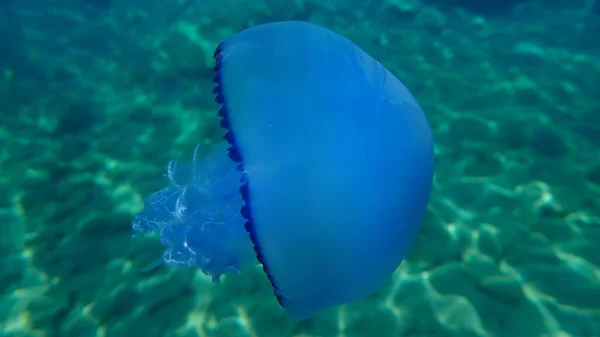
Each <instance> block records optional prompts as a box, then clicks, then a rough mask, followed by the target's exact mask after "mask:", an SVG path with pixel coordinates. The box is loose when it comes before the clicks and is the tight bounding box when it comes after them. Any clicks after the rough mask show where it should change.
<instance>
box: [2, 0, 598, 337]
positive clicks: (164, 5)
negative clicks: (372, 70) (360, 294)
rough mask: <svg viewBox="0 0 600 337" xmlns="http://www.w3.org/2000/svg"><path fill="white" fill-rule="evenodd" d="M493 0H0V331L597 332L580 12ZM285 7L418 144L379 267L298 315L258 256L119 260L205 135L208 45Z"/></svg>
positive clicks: (144, 253) (226, 334)
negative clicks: (401, 210)
mask: <svg viewBox="0 0 600 337" xmlns="http://www.w3.org/2000/svg"><path fill="white" fill-rule="evenodd" d="M513 2H515V3H518V4H516V5H512V4H510V1H500V2H498V1H494V2H493V6H492V5H490V6H483V5H481V3H482V2H481V1H478V2H475V1H474V0H473V1H458V0H456V1H442V0H384V1H341V0H329V1H313V0H310V1H309V0H297V1H292V0H290V1H284V0H277V1H276V0H270V1H245V0H222V1H217V0H204V1H190V2H187V1H176V0H152V1H147V0H146V1H141V0H130V1H116V0H115V1H110V0H105V1H101V0H95V1H82V0H79V1H76V0H70V1H69V0H63V1H34V0H30V1H16V0H4V1H0V116H1V118H0V190H1V191H2V192H3V193H2V194H1V196H0V221H1V223H2V225H1V226H0V249H1V250H0V261H1V262H2V268H0V336H3V337H4V336H19V337H20V336H23V337H29V336H47V337H54V336H58V337H67V336H77V337H87V336H98V337H102V336H108V337H120V336H145V337H149V336H182V337H183V336H184V337H195V336H198V337H200V336H202V337H204V336H206V337H209V336H210V337H212V336H223V337H234V336H235V337H237V336H240V337H244V336H252V337H267V336H273V337H286V336H295V337H309V336H312V337H332V336H345V337H362V336H365V337H366V336H369V337H371V336H373V337H400V336H411V337H416V336H423V337H438V336H440V337H441V336H460V337H467V336H510V337H520V336H525V337H529V336H532V337H533V336H552V337H554V336H556V337H567V336H578V337H579V336H581V337H594V336H600V253H599V252H598V245H599V243H600V201H599V200H600V198H599V196H600V159H598V153H599V148H600V103H599V102H598V97H600V80H599V78H600V43H598V36H599V35H600V14H599V13H600V10H598V8H599V7H598V5H596V3H595V2H594V1H593V0H585V1H584V0H582V1H573V2H569V3H567V2H560V1H553V2H548V1H544V2H543V1H541V0H539V1H533V0H529V1H527V0H522V1H513ZM542 2H543V3H544V5H542ZM475 3H477V4H479V5H475ZM490 3H491V4H492V1H491V0H490ZM289 19H296V20H306V21H311V22H314V23H317V24H320V25H323V26H325V27H327V28H329V29H332V30H334V31H336V32H338V33H340V34H342V35H344V36H346V37H348V38H350V39H351V40H353V41H354V42H355V43H356V44H358V45H359V46H360V47H361V48H363V49H364V50H365V51H367V52H368V53H369V54H371V55H372V56H373V57H375V58H376V59H378V60H379V61H380V62H382V63H383V64H384V65H385V66H386V67H387V68H388V69H390V70H391V71H392V72H394V73H395V74H396V75H397V76H398V77H399V78H400V79H401V80H402V81H403V82H404V83H405V84H406V86H407V87H408V88H410V90H411V92H412V93H413V94H414V95H415V97H416V98H417V99H418V101H419V102H420V104H421V105H422V107H423V110H424V111H425V113H426V115H427V117H428V119H429V122H430V124H431V127H432V130H433V133H434V138H435V141H436V148H435V150H436V161H437V168H436V175H435V181H434V191H433V195H432V198H431V201H430V203H429V210H428V214H427V216H426V217H425V219H424V220H423V222H422V226H421V229H420V232H419V236H418V238H417V242H416V243H415V244H414V246H413V247H412V249H411V252H410V254H409V256H408V258H407V259H406V260H405V261H404V262H403V263H402V264H401V265H400V266H399V267H398V269H397V271H396V272H395V274H394V275H393V277H392V279H391V280H390V281H389V282H388V283H387V284H386V285H385V286H384V287H383V288H382V289H381V290H380V291H379V292H378V293H377V294H374V295H373V296H371V297H369V298H367V299H365V300H362V301H359V302H356V303H351V304H348V305H345V306H342V307H340V308H336V309H332V310H329V311H326V312H324V313H322V314H320V315H318V316H316V317H314V318H312V319H310V320H308V321H303V322H296V321H294V320H292V319H291V318H290V317H288V316H287V315H286V313H285V312H284V311H283V309H281V307H280V306H279V305H278V304H277V301H276V300H275V298H274V296H273V295H272V293H273V290H272V288H271V285H270V284H269V281H268V280H267V278H266V276H265V275H264V274H263V273H262V271H261V270H260V268H256V269H255V270H253V271H250V272H249V273H247V274H245V275H242V276H228V277H226V278H224V279H223V280H222V282H221V283H220V284H213V283H212V282H211V280H210V278H209V277H208V276H205V275H203V274H202V273H200V272H199V271H196V270H191V269H184V270H182V269H172V268H166V267H160V268H156V269H153V270H152V271H150V272H147V273H142V272H140V271H141V269H143V268H144V267H146V266H148V265H149V264H151V263H152V262H153V261H154V260H155V259H156V257H157V256H159V254H160V252H161V251H162V246H161V245H160V243H159V242H157V241H153V240H148V239H145V238H143V237H141V236H136V237H133V238H132V231H131V219H132V217H133V216H134V215H135V214H136V213H138V212H140V211H141V210H142V207H143V198H145V197H146V196H147V195H148V194H149V193H152V192H154V191H156V190H158V189H160V188H162V187H164V183H165V181H164V180H163V177H162V175H163V173H164V170H165V167H166V164H167V162H168V161H169V160H170V159H172V158H187V157H188V156H189V153H191V152H192V151H193V149H194V147H195V146H196V144H198V143H199V142H205V141H207V142H208V141H210V140H213V139H214V138H215V137H218V132H217V130H216V129H215V127H214V125H215V124H216V122H215V121H216V120H217V117H216V115H215V111H216V109H217V108H218V106H217V104H216V103H214V101H213V94H212V93H211V90H212V87H213V84H212V82H211V78H212V67H213V60H212V54H213V51H214V48H215V47H216V46H217V44H218V43H219V42H220V41H221V39H223V38H224V37H226V36H229V35H231V34H234V33H236V32H239V31H241V30H243V29H245V28H248V27H250V26H254V25H257V24H261V23H265V22H271V21H280V20H289ZM360 272H361V271H360V270H357V273H360Z"/></svg>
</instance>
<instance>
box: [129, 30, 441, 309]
mask: <svg viewBox="0 0 600 337" xmlns="http://www.w3.org/2000/svg"><path fill="white" fill-rule="evenodd" d="M214 59H215V62H216V66H215V76H214V82H215V84H216V87H215V89H214V90H213V92H214V93H215V94H216V101H217V102H218V103H219V104H220V105H221V109H220V110H219V116H220V117H221V126H222V128H223V132H224V134H225V135H224V137H223V140H222V142H221V143H218V144H216V145H214V146H212V147H211V148H210V150H209V151H208V155H207V156H206V157H205V158H198V157H199V156H198V155H196V154H195V155H194V159H193V160H192V161H191V162H190V163H185V164H179V165H177V164H176V163H171V164H170V165H169V168H168V173H167V176H168V178H169V182H170V184H169V185H168V187H167V188H165V189H163V190H160V191H158V192H156V193H154V194H152V195H151V196H150V197H149V198H148V199H147V201H146V204H145V209H144V211H143V212H142V213H141V214H139V215H137V216H136V218H135V219H134V222H133V229H134V230H135V231H137V232H142V233H148V232H158V233H159V234H160V239H161V241H162V243H163V244H164V245H165V246H166V249H165V251H164V254H163V256H162V259H161V261H162V262H164V263H165V264H167V265H173V266H184V267H193V268H200V269H201V270H202V272H203V273H205V274H206V275H209V276H212V277H213V280H215V281H217V280H218V279H219V277H220V276H221V275H223V274H228V273H229V274H231V273H239V271H240V270H243V268H244V267H245V266H252V265H253V264H255V263H256V262H257V261H258V263H260V264H262V267H263V270H264V272H265V274H266V276H267V277H268V278H269V280H270V281H271V284H272V286H273V289H274V292H275V295H276V297H277V300H278V301H279V303H280V304H281V306H282V307H283V308H284V309H285V310H286V311H287V312H288V313H289V314H290V315H291V316H293V317H295V318H296V319H305V318H308V317H311V316H313V315H315V314H316V313H318V312H320V311H321V310H324V309H326V308H330V307H333V306H336V305H340V304H343V303H348V302H352V301H356V300H359V299H362V298H364V297H366V296H368V295H370V294H372V293H374V292H376V291H377V290H378V289H379V288H380V287H381V286H382V285H383V284H384V283H385V282H386V281H387V280H388V279H389V277H390V275H391V274H392V273H393V272H394V270H395V269H396V268H397V267H398V265H399V264H400V263H401V261H402V260H403V259H404V257H405V256H406V254H407V252H408V251H409V249H410V247H411V245H412V243H413V241H414V239H415V236H416V234H417V231H418V228H419V223H420V221H421V218H422V217H423V215H424V213H425V211H426V208H427V203H428V200H429V196H430V192H431V187H432V180H433V173H434V152H433V140H432V135H431V130H430V127H429V125H428V122H427V120H426V118H425V115H424V113H423V111H422V110H421V108H420V106H419V104H418V103H417V101H416V100H415V98H414V97H413V96H412V95H411V94H410V92H409V91H408V90H407V88H406V87H405V86H404V85H403V84H402V82H400V81H399V80H398V79H397V78H396V77H395V76H394V75H393V74H392V73H390V72H389V71H388V70H387V69H386V68H384V67H383V66H382V65H381V64H380V63H379V62H377V61H375V60H374V59H373V58H372V57H371V56H369V55H368V54H367V53H365V52H364V51H363V50H361V49H360V48H359V47H358V46H356V45H355V44H354V43H352V42H351V41H349V40H348V39H346V38H344V37H342V36H340V35H338V34H336V33H334V32H332V31H330V30H327V29H325V28H323V27H320V26H317V25H314V24H311V23H307V22H299V21H286V22H276V23H269V24H264V25H260V26H256V27H253V28H250V29H247V30H245V31H242V32H240V33H238V34H235V35H233V36H230V37H228V38H227V39H225V40H224V41H223V42H222V43H221V44H220V45H219V46H218V47H217V49H216V51H215V54H214ZM195 153H197V152H195Z"/></svg>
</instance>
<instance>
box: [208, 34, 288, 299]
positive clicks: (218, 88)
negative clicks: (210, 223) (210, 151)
mask: <svg viewBox="0 0 600 337" xmlns="http://www.w3.org/2000/svg"><path fill="white" fill-rule="evenodd" d="M226 48H227V43H226V41H223V42H221V43H220V44H219V46H217V48H216V49H215V52H214V54H213V58H214V60H215V66H214V69H213V70H214V76H213V79H212V81H213V83H214V84H215V87H214V89H213V93H214V94H215V95H216V96H215V102H217V104H219V105H220V108H219V112H218V115H219V117H221V122H220V124H221V127H223V128H224V129H226V130H227V132H226V133H225V136H223V139H224V140H225V141H227V143H228V144H229V145H230V146H229V148H228V151H227V152H228V153H227V155H228V156H229V158H231V160H233V161H235V162H236V163H238V166H237V169H238V170H239V171H241V172H242V178H241V181H240V182H241V186H240V194H241V196H242V199H243V200H244V204H243V206H242V208H241V209H240V213H241V215H242V216H243V217H244V219H246V223H245V225H244V228H245V229H246V231H247V232H248V235H249V236H250V240H252V244H253V248H254V252H255V253H256V259H257V260H258V262H259V263H260V264H261V265H262V268H263V271H264V272H265V274H266V275H267V277H268V278H269V281H270V282H271V285H272V286H273V290H274V292H275V296H276V297H277V301H278V302H279V304H280V305H281V306H282V307H285V305H284V302H283V296H282V295H281V293H280V291H279V288H278V287H277V284H276V282H275V280H274V279H273V277H272V275H271V273H270V272H269V267H268V265H267V264H266V263H265V258H264V256H263V254H262V250H261V247H260V243H259V242H258V238H257V237H256V232H255V230H254V223H253V221H252V212H251V207H250V204H251V203H250V200H251V195H250V189H249V187H248V184H249V182H248V179H247V177H246V174H245V173H244V157H243V154H242V153H241V152H240V150H239V147H238V146H237V143H236V137H235V134H234V132H233V130H232V129H231V123H230V121H229V114H228V112H227V97H226V95H225V93H224V92H223V88H224V86H223V80H224V79H223V67H224V66H225V65H224V61H223V51H224V50H225V49H226Z"/></svg>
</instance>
